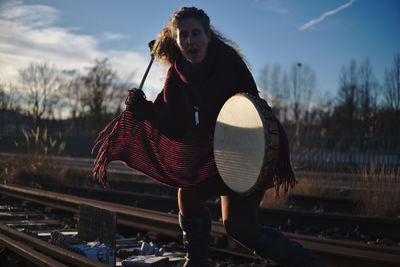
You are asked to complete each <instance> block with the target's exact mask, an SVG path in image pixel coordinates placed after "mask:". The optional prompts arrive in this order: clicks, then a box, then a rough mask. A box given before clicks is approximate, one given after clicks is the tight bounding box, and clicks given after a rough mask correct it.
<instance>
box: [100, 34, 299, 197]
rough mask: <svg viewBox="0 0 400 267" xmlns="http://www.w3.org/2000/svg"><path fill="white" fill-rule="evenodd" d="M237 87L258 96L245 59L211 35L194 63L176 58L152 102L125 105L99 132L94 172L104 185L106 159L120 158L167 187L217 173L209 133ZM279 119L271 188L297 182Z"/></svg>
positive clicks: (203, 180) (199, 180) (196, 182)
mask: <svg viewBox="0 0 400 267" xmlns="http://www.w3.org/2000/svg"><path fill="white" fill-rule="evenodd" d="M240 92H245V93H249V94H252V95H256V96H258V91H257V87H256V85H255V82H254V79H253V77H252V75H251V73H250V72H249V70H248V68H247V66H246V64H245V63H244V62H243V60H242V59H241V58H240V56H238V55H237V53H235V52H234V51H233V49H232V48H230V47H228V46H227V45H225V44H224V43H222V42H220V41H217V40H213V41H211V43H210V44H209V49H208V52H207V56H206V58H205V59H204V61H203V63H201V65H200V66H196V69H194V68H192V66H191V65H190V64H189V63H188V62H187V61H186V60H184V58H183V57H181V58H178V59H177V61H176V63H175V64H174V66H171V68H170V69H169V71H168V75H167V78H166V81H165V84H164V88H163V90H162V92H161V93H160V94H159V95H158V96H157V98H156V100H155V101H154V102H153V103H151V102H147V103H146V104H145V105H142V107H135V106H131V105H127V108H126V110H124V111H123V112H122V113H121V114H120V115H119V116H118V117H117V118H115V119H114V120H113V121H112V122H111V123H110V124H109V125H108V126H107V127H106V128H105V129H104V130H103V131H102V132H101V133H100V134H99V137H98V138H97V139H96V141H95V146H94V148H93V151H94V149H95V148H96V147H98V146H100V149H99V152H98V155H97V157H96V160H95V167H94V170H93V176H94V178H97V179H99V181H100V183H102V184H103V185H104V186H106V187H107V186H108V181H107V175H106V169H107V165H108V164H109V163H110V162H111V161H114V160H121V161H123V162H124V163H125V164H126V165H127V166H129V167H131V168H133V169H136V170H138V171H141V172H143V173H144V174H146V175H148V176H149V177H151V178H153V179H155V180H156V181H158V182H161V183H163V184H166V185H169V186H172V187H181V188H191V187H195V186H197V185H199V184H202V183H207V181H210V179H221V177H220V176H219V174H218V171H217V168H216V165H215V161H214V155H213V136H212V135H213V132H214V127H215V122H216V118H217V116H218V112H219V110H220V109H221V107H222V105H223V104H224V103H225V101H226V100H227V99H228V98H229V97H231V96H232V95H235V94H237V93H240ZM128 97H129V96H128ZM194 106H196V107H199V114H200V124H199V125H196V124H195V122H194V121H195V120H194V111H193V107H194ZM278 124H279V131H280V138H279V143H280V144H279V145H280V148H281V149H280V153H279V158H278V166H277V168H276V173H275V176H274V185H275V189H276V193H278V190H279V187H280V186H283V187H284V189H285V191H287V189H288V187H289V186H293V185H294V184H295V183H296V181H295V178H294V174H293V171H292V168H291V166H290V159H289V147H288V141H287V136H286V133H285V131H284V129H283V127H282V125H281V124H280V123H278ZM111 128H112V130H111V133H109V134H107V132H108V130H109V129H111ZM93 151H92V153H93Z"/></svg>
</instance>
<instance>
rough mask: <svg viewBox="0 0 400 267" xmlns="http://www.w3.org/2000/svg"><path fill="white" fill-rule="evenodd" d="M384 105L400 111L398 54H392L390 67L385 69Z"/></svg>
mask: <svg viewBox="0 0 400 267" xmlns="http://www.w3.org/2000/svg"><path fill="white" fill-rule="evenodd" d="M385 100H386V105H387V106H389V107H391V108H392V109H393V110H394V111H396V112H397V113H398V112H400V54H397V55H395V56H394V59H393V65H392V68H391V69H389V70H388V69H386V70H385Z"/></svg>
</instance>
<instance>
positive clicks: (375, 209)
mask: <svg viewBox="0 0 400 267" xmlns="http://www.w3.org/2000/svg"><path fill="white" fill-rule="evenodd" d="M360 173H361V178H360V179H359V180H358V181H355V182H354V188H360V190H354V191H353V197H354V198H356V199H358V200H360V203H361V206H360V207H359V208H360V212H361V214H364V215H367V216H384V217H398V216H400V168H399V169H397V170H396V169H394V168H393V167H391V168H388V167H385V166H383V167H379V166H376V165H370V166H364V167H363V168H361V171H360Z"/></svg>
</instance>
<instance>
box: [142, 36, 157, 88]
mask: <svg viewBox="0 0 400 267" xmlns="http://www.w3.org/2000/svg"><path fill="white" fill-rule="evenodd" d="M155 42H156V40H152V41H150V43H149V48H150V54H151V52H152V51H153V46H154V43H155ZM153 61H154V55H153V54H151V60H150V63H149V65H148V66H147V69H146V72H145V73H144V75H143V78H142V81H141V82H140V85H139V88H138V89H139V90H142V88H143V84H144V81H145V80H146V78H147V74H148V73H149V71H150V68H151V65H152V64H153Z"/></svg>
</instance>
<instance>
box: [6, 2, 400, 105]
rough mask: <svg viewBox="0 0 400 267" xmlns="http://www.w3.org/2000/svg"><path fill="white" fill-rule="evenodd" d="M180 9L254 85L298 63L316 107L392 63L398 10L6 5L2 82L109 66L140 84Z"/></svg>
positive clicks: (391, 6) (396, 6)
mask: <svg viewBox="0 0 400 267" xmlns="http://www.w3.org/2000/svg"><path fill="white" fill-rule="evenodd" d="M181 6H196V7H198V8H201V9H203V10H204V11H205V12H206V13H207V14H208V15H209V17H210V19H211V24H212V25H213V26H214V27H215V28H216V29H217V30H218V31H219V32H220V33H222V34H223V35H224V36H225V37H227V38H229V39H231V40H233V41H234V42H235V43H237V44H238V46H239V47H240V48H241V51H242V53H243V55H244V56H245V58H246V59H247V62H248V63H249V64H250V66H251V69H252V73H253V76H254V79H255V80H256V82H258V81H259V76H260V71H261V69H262V68H263V67H264V66H265V65H269V66H273V65H274V64H279V65H280V66H281V67H282V69H283V70H287V71H289V70H290V68H291V66H292V65H293V64H295V63H297V62H300V63H302V64H303V65H308V66H310V67H311V68H312V69H313V70H314V71H315V74H316V79H317V80H316V88H315V93H314V97H323V96H325V95H326V94H328V95H329V96H332V97H333V96H335V95H336V93H337V90H338V84H339V83H338V79H339V73H340V70H341V68H342V67H343V66H344V65H348V64H349V62H350V60H352V59H354V60H356V61H357V62H359V63H361V62H363V61H364V60H365V59H366V58H369V60H370V63H371V65H372V68H373V71H374V73H375V76H376V78H377V80H378V82H382V81H383V76H384V71H385V68H389V67H391V64H392V62H393V57H394V55H395V54H397V53H400V1H398V0H381V1H379V0H354V1H353V0H329V1H321V0H304V1H296V0H281V1H280V0H197V1H181V0H168V1H165V0H115V1H109V0H85V1H81V0H68V1H61V0H25V1H20V0H11V1H0V82H6V83H8V82H11V83H16V82H17V81H18V70H20V69H23V68H26V67H27V66H28V64H29V63H42V62H48V63H50V64H51V65H53V66H54V67H55V68H57V69H60V70H62V69H65V70H72V69H76V70H78V71H80V72H82V73H83V72H84V71H85V68H86V67H89V66H92V65H93V63H94V61H95V59H103V58H108V59H109V60H110V63H111V64H112V67H113V68H114V69H115V70H116V72H117V73H118V74H120V76H121V78H122V79H128V78H129V77H131V76H132V75H133V79H132V81H133V82H135V83H137V84H139V83H140V80H141V79H142V76H143V74H144V72H145V69H146V67H147V65H148V63H149V60H150V56H149V49H148V46H147V43H148V42H149V41H150V40H152V39H155V38H156V37H157V34H158V33H159V32H160V31H161V29H162V28H163V27H165V26H166V24H167V22H168V19H169V18H170V16H171V14H172V13H173V12H174V11H176V10H177V9H179V8H180V7H181ZM166 70H167V68H166V67H163V66H162V65H160V64H154V65H153V67H152V69H151V71H150V73H149V75H148V77H147V80H146V83H145V86H144V89H145V92H146V94H147V95H148V97H149V98H150V99H152V98H154V96H155V95H156V93H157V92H158V91H160V90H161V89H162V86H163V81H164V78H165V74H166Z"/></svg>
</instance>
